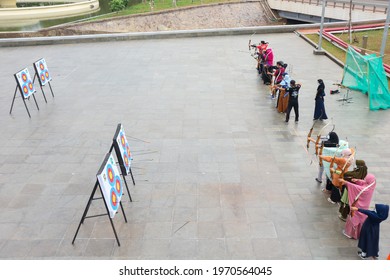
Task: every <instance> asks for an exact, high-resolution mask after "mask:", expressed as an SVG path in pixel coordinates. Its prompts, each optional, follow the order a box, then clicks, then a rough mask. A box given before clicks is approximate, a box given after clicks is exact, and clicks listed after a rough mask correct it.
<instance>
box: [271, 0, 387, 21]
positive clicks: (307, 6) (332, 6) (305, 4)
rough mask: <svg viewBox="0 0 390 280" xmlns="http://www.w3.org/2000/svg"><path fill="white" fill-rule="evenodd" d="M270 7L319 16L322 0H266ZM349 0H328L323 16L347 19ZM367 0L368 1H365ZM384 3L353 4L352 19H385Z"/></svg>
mask: <svg viewBox="0 0 390 280" xmlns="http://www.w3.org/2000/svg"><path fill="white" fill-rule="evenodd" d="M267 1H268V4H269V5H270V7H271V9H273V10H278V11H288V12H291V13H297V14H305V15H310V16H316V17H321V12H322V1H317V0H311V1H310V0H267ZM348 2H349V1H339V2H336V3H335V2H330V1H329V2H328V3H327V7H326V8H325V17H327V18H332V19H337V20H344V21H348V20H349V3H348ZM367 2H368V1H367ZM385 7H386V5H377V8H375V12H374V6H373V5H372V4H370V3H367V4H366V5H364V4H358V3H356V4H354V6H353V10H352V21H358V20H379V19H383V20H384V19H386V9H385Z"/></svg>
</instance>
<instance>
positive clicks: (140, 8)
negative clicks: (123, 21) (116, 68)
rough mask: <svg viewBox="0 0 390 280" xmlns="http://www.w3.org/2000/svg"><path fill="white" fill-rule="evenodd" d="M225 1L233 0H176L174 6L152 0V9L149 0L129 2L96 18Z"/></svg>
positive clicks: (164, 1)
mask: <svg viewBox="0 0 390 280" xmlns="http://www.w3.org/2000/svg"><path fill="white" fill-rule="evenodd" d="M225 2H234V0H202V1H200V0H196V1H195V0H194V1H193V0H177V1H176V7H175V6H174V3H173V1H171V0H161V1H154V5H153V9H152V6H151V4H150V1H145V2H141V3H138V4H129V5H130V6H129V7H126V8H125V9H124V10H122V11H119V12H116V13H114V14H108V15H105V16H101V17H99V18H96V19H105V18H112V17H117V16H126V15H134V14H144V13H149V12H158V11H163V10H169V9H175V8H182V7H190V6H200V5H205V4H212V3H225Z"/></svg>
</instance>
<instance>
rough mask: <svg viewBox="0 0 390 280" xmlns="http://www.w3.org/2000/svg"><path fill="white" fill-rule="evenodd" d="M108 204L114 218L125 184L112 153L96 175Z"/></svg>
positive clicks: (107, 156)
mask: <svg viewBox="0 0 390 280" xmlns="http://www.w3.org/2000/svg"><path fill="white" fill-rule="evenodd" d="M96 176H97V178H98V181H99V184H100V188H101V190H102V193H103V197H104V200H105V202H106V204H107V207H108V211H109V213H110V217H111V218H114V216H115V214H116V212H117V211H118V208H119V206H120V201H121V198H122V194H123V185H122V184H123V183H122V180H121V178H120V173H119V170H118V168H117V166H116V164H115V161H114V157H113V156H112V154H111V153H109V154H107V155H106V158H105V159H104V162H103V164H102V166H101V167H100V169H99V172H98V174H97V175H96Z"/></svg>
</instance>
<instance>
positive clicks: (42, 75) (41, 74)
mask: <svg viewBox="0 0 390 280" xmlns="http://www.w3.org/2000/svg"><path fill="white" fill-rule="evenodd" d="M39 78H40V79H41V82H42V83H44V82H45V81H46V76H45V72H44V71H42V72H41V73H39Z"/></svg>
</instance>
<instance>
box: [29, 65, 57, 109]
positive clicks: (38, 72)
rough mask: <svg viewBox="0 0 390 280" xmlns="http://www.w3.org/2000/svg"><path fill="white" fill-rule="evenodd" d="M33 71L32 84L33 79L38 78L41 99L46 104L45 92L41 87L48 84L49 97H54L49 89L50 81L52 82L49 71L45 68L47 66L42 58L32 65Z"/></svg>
mask: <svg viewBox="0 0 390 280" xmlns="http://www.w3.org/2000/svg"><path fill="white" fill-rule="evenodd" d="M33 65H34V69H35V75H34V79H33V83H34V82H35V78H37V77H38V82H39V87H40V88H41V91H42V95H43V98H44V99H45V102H46V103H47V99H46V95H45V91H44V90H43V87H44V86H45V85H46V84H48V85H49V88H50V92H51V95H52V96H53V97H54V93H53V89H52V88H51V84H50V81H51V80H52V78H51V75H50V72H49V69H48V68H47V64H46V61H45V59H44V58H41V59H39V60H37V61H35V62H34V63H33Z"/></svg>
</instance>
